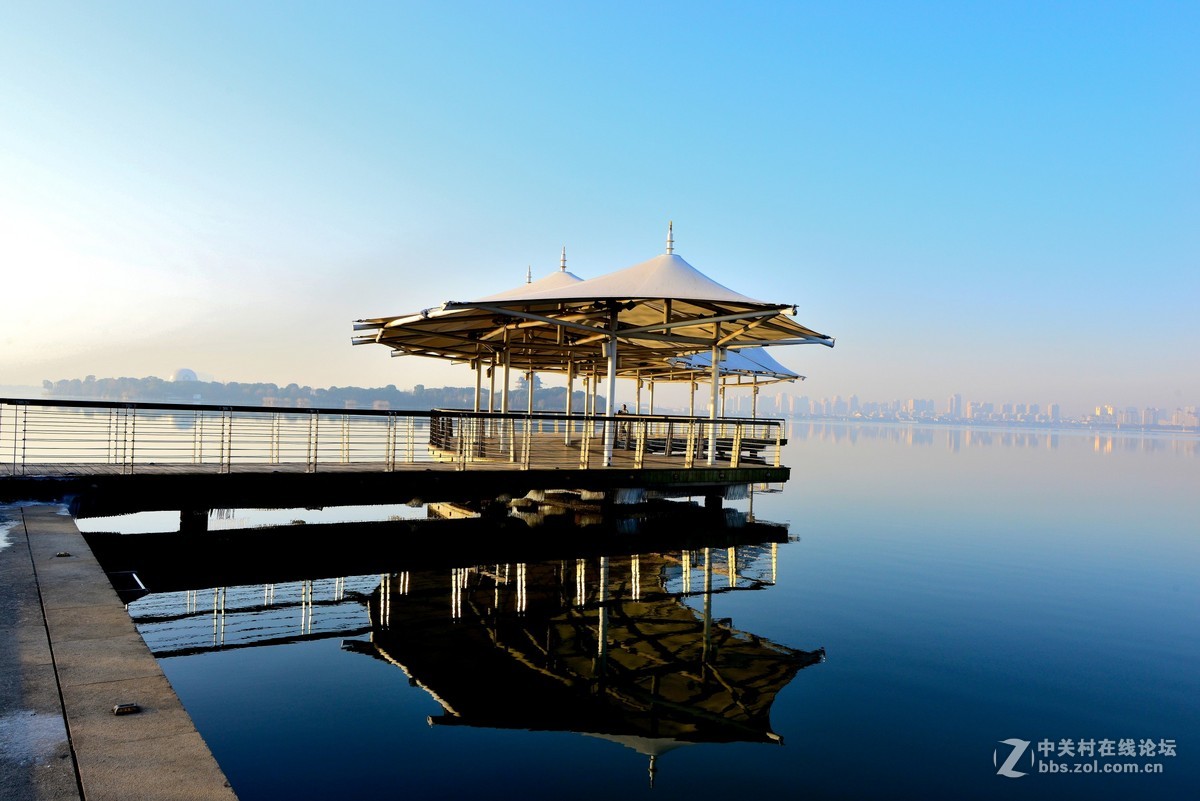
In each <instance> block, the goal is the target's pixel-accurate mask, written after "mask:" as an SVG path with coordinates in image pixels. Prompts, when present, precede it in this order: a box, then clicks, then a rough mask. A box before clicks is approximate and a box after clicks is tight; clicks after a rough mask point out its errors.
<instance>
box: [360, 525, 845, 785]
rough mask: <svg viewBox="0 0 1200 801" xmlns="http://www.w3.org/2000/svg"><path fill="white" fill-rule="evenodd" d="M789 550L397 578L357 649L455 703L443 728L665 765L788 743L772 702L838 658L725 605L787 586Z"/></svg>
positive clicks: (374, 605)
mask: <svg viewBox="0 0 1200 801" xmlns="http://www.w3.org/2000/svg"><path fill="white" fill-rule="evenodd" d="M776 548H777V545H776V544H773V543H772V544H769V545H764V546H740V547H731V548H720V549H716V548H704V549H699V550H695V551H687V550H685V551H682V552H676V553H672V554H639V555H632V556H618V557H613V556H602V557H593V558H589V559H575V560H565V561H558V562H544V563H536V564H516V565H492V566H489V567H476V568H466V569H456V570H453V571H452V572H451V575H450V576H449V581H447V577H446V575H445V574H444V573H441V574H434V573H401V574H398V575H393V576H390V577H386V578H385V579H384V581H383V582H382V583H381V584H380V586H379V588H378V589H377V590H376V592H375V593H374V594H373V595H372V597H371V599H370V602H369V613H370V617H371V626H372V633H371V637H370V641H369V642H361V641H360V642H348V643H346V647H349V648H352V649H353V650H358V651H361V652H364V653H368V654H370V655H373V656H376V657H378V658H381V659H384V660H386V661H389V662H391V663H393V664H395V665H397V666H399V667H400V668H401V669H402V670H403V671H404V672H405V673H406V674H407V675H408V676H409V679H410V681H411V682H413V683H414V684H416V685H419V686H420V687H422V688H423V689H425V690H426V691H427V692H428V693H429V694H430V695H431V696H433V698H434V699H436V700H437V702H438V703H439V704H440V705H441V706H442V708H443V710H444V712H443V713H442V714H441V715H438V716H436V717H431V718H430V724H431V725H455V726H478V727H487V728H498V729H526V730H549V731H573V732H579V733H582V734H587V735H592V736H596V737H601V738H605V739H609V740H613V741H615V742H619V743H621V744H622V745H626V746H628V747H631V748H634V749H635V750H637V751H639V752H641V753H643V754H646V755H649V756H650V758H651V759H650V771H651V778H652V779H653V774H654V771H655V758H656V757H657V756H658V755H660V754H662V753H664V752H666V751H669V750H672V749H674V748H677V747H679V746H682V745H687V744H691V743H701V742H709V743H728V742H763V743H772V742H773V743H782V738H781V737H780V736H779V735H778V734H776V733H775V732H774V731H772V729H771V722H770V710H771V704H772V703H773V702H774V700H775V696H776V695H777V694H778V693H779V691H780V690H781V689H782V688H783V687H784V686H785V685H787V683H788V682H789V681H791V679H792V678H793V677H794V676H795V675H796V673H797V672H798V671H800V670H801V669H803V668H805V667H808V666H809V665H813V664H815V663H817V662H820V661H822V660H823V659H824V651H823V650H817V651H800V650H796V649H793V648H789V647H786V646H783V645H779V644H776V643H773V642H771V641H769V640H766V639H764V638H762V637H757V636H755V635H753V634H750V633H747V632H744V631H739V630H738V629H736V628H734V627H733V625H732V622H731V621H729V620H723V619H714V617H713V615H712V601H713V597H714V595H718V594H721V593H726V592H736V591H739V590H750V589H762V588H765V587H767V586H770V585H771V584H773V583H774V577H775V570H774V567H775V557H776Z"/></svg>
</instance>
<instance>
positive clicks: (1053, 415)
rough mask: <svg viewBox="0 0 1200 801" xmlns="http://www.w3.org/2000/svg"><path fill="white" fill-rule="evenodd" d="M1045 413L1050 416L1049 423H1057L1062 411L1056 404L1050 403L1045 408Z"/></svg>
mask: <svg viewBox="0 0 1200 801" xmlns="http://www.w3.org/2000/svg"><path fill="white" fill-rule="evenodd" d="M1046 413H1047V414H1048V415H1049V416H1050V422H1051V423H1057V422H1058V421H1060V420H1061V419H1062V409H1061V408H1060V407H1059V405H1058V404H1057V403H1051V404H1049V405H1048V406H1047V407H1046Z"/></svg>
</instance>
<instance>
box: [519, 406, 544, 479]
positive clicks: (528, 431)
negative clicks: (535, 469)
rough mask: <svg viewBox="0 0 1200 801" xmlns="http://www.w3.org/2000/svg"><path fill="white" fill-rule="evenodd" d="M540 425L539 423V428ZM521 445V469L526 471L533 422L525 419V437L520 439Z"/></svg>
mask: <svg viewBox="0 0 1200 801" xmlns="http://www.w3.org/2000/svg"><path fill="white" fill-rule="evenodd" d="M540 425H541V423H540V421H539V427H540ZM521 444H522V446H523V447H524V448H525V454H524V457H523V458H522V460H521V469H522V470H528V469H529V461H530V454H529V451H530V448H531V447H532V445H533V420H532V419H530V418H526V419H525V436H523V437H522V438H521Z"/></svg>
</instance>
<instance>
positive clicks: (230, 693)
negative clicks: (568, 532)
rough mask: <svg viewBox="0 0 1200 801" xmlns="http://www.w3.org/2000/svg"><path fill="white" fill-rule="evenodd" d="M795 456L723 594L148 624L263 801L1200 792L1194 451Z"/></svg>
mask: <svg viewBox="0 0 1200 801" xmlns="http://www.w3.org/2000/svg"><path fill="white" fill-rule="evenodd" d="M786 462H787V463H788V464H790V465H791V466H792V468H793V474H792V480H791V481H790V482H789V483H788V484H787V485H786V489H785V491H784V492H782V493H772V494H759V495H756V496H755V497H754V499H753V510H752V511H753V515H754V516H755V517H756V518H758V519H759V520H766V521H774V522H778V523H786V524H788V526H789V533H790V536H791V539H792V541H791V542H788V543H785V544H782V545H778V546H777V547H776V548H774V549H772V547H771V546H770V545H769V544H764V545H762V546H760V547H742V548H740V549H737V550H736V551H734V553H733V554H732V560H733V561H732V565H731V563H730V559H731V555H730V552H729V551H728V550H727V549H726V548H724V547H720V548H713V549H710V551H709V552H708V559H709V564H710V568H711V569H710V580H711V582H712V588H713V590H714V592H712V593H711V594H706V593H705V592H704V571H703V560H704V558H705V554H704V552H703V551H702V550H696V551H691V552H689V553H688V554H687V559H688V562H687V563H686V564H685V563H683V561H682V560H683V558H684V554H683V553H682V552H674V553H668V554H662V555H653V554H644V555H641V556H638V557H637V558H633V557H629V556H619V557H613V558H611V559H609V560H607V562H606V563H605V565H604V569H606V570H607V574H606V576H605V578H606V579H607V580H606V581H602V580H601V575H600V572H599V571H600V570H601V569H602V568H601V563H600V561H599V560H597V559H595V558H593V559H588V560H583V561H582V562H576V561H573V560H567V561H559V562H554V563H545V564H530V565H526V566H524V568H522V569H523V570H524V571H525V573H524V575H523V577H522V579H523V580H522V581H521V582H518V581H517V572H516V571H517V570H518V566H517V565H515V564H513V565H507V566H505V565H488V566H481V567H479V569H476V570H465V571H452V570H449V569H447V570H442V571H433V572H428V571H425V572H416V571H414V572H411V573H402V574H395V575H392V574H388V575H386V576H384V577H382V578H381V576H367V577H348V578H346V579H345V580H344V581H334V580H333V579H331V578H323V579H321V580H317V581H315V582H313V583H312V585H311V587H310V586H308V585H303V584H300V583H292V584H287V585H284V584H280V585H277V586H275V587H273V588H264V587H263V586H262V585H259V586H256V587H246V588H230V589H228V590H226V591H225V594H224V595H221V596H215V595H214V592H213V591H212V590H211V589H209V590H204V591H200V592H198V593H195V594H185V593H178V594H169V595H162V596H154V595H152V596H148V597H147V598H145V599H143V600H141V601H138V602H136V603H135V604H133V605H131V613H132V614H134V616H135V618H138V619H139V620H140V623H139V627H140V629H141V630H142V632H143V635H144V636H145V637H146V639H147V641H148V642H149V643H150V644H151V646H152V648H154V649H155V650H156V651H157V652H159V653H160V655H161V656H160V659H161V664H162V666H163V669H164V670H165V671H166V673H167V676H168V678H169V679H170V680H171V683H172V684H173V685H174V687H175V689H176V690H177V692H178V693H179V695H180V697H181V698H182V700H183V702H184V704H185V705H186V706H187V708H188V710H189V712H190V713H191V714H192V716H193V718H194V719H195V721H196V724H197V726H198V727H199V729H200V732H201V734H203V736H204V737H205V739H206V740H207V742H208V743H209V746H210V747H211V748H212V750H213V752H214V754H215V755H216V757H217V759H218V761H219V762H220V764H221V766H222V767H223V768H224V770H225V772H226V773H227V775H228V776H229V779H230V781H231V783H232V784H233V787H234V789H235V790H236V791H237V793H238V795H239V796H240V797H241V798H242V799H246V800H247V801H248V800H249V799H267V798H283V797H287V798H295V799H300V798H333V797H338V798H356V797H373V798H400V797H403V798H409V799H421V798H463V797H469V796H472V795H480V794H486V795H492V794H497V793H499V794H502V795H504V796H506V797H507V796H520V797H524V798H529V799H539V798H547V799H550V798H555V799H557V798H562V797H570V798H576V799H578V798H612V797H623V798H643V797H644V798H654V799H659V800H660V801H661V800H662V799H673V798H716V797H729V796H731V795H735V796H744V795H746V794H754V795H755V796H758V797H770V796H782V797H787V798H794V797H808V798H868V797H897V796H899V797H929V798H951V797H953V798H963V797H969V798H1035V799H1036V798H1099V799H1108V798H1112V799H1118V798H1132V797H1137V798H1149V799H1159V798H1166V799H1171V798H1193V797H1195V794H1196V790H1197V789H1198V788H1200V678H1198V671H1197V668H1198V667H1200V578H1198V570H1197V568H1200V542H1198V538H1197V533H1198V531H1200V526H1198V523H1197V521H1200V493H1198V491H1197V490H1198V487H1200V450H1198V446H1197V442H1196V441H1195V440H1186V441H1185V440H1172V439H1153V438H1118V439H1113V438H1109V437H1103V436H1102V437H1095V436H1092V435H1085V434H1082V433H1075V432H1071V433H1062V434H1055V435H1049V434H1047V433H1045V432H1039V433H1013V432H1007V433H1006V432H999V431H996V432H983V433H980V432H978V431H966V430H954V429H945V428H935V429H910V428H903V427H866V426H837V425H819V426H817V425H815V426H808V425H805V426H796V427H795V428H794V430H793V431H792V438H791V442H790V444H789V446H788V449H787V453H786ZM735 506H737V508H738V509H740V510H741V511H743V512H746V511H749V509H748V504H747V503H746V502H740V503H738V504H735ZM731 574H732V575H731ZM518 585H520V586H521V587H522V589H521V591H520V592H518V591H517V587H518ZM731 587H732V588H731ZM214 597H216V599H217V600H216V603H217V604H218V606H220V605H221V604H222V603H224V605H225V609H226V614H225V616H224V618H222V622H223V624H224V629H223V630H220V631H216V632H214V621H215V620H216V618H215V617H214V615H213V614H212V610H213V603H214ZM309 601H311V603H309ZM706 603H707V609H706ZM601 608H604V609H606V610H607V617H606V619H605V622H604V630H603V633H602V634H603V638H604V640H605V641H606V642H607V643H609V648H608V649H607V651H606V654H605V657H604V660H603V661H599V660H598V658H597V649H596V647H595V645H596V641H597V638H599V637H600V636H601V632H600V625H601V624H600V620H599V618H600V615H599V609H601ZM706 631H707V635H706V634H705V632H706ZM214 639H216V641H217V642H218V643H222V642H223V643H224V647H220V648H215V649H214V648H213V647H212V646H213V642H214ZM264 643H265V644H264ZM239 646H247V647H239ZM249 646H253V647H249ZM706 648H707V650H706ZM822 649H823V650H822ZM172 654H174V655H172ZM531 729H534V730H531ZM1005 740H1009V741H1012V743H1009V744H1005V743H1003V742H1002V741H1005ZM1129 740H1132V741H1133V746H1132V747H1133V749H1134V751H1135V754H1136V753H1137V752H1138V751H1141V752H1145V750H1146V744H1145V741H1147V740H1149V741H1151V743H1150V745H1151V746H1152V749H1153V751H1154V753H1153V755H1149V754H1144V753H1143V755H1135V756H1131V757H1127V756H1120V755H1119V754H1118V753H1117V749H1121V750H1126V749H1127V748H1129V747H1130V746H1128V745H1127V744H1125V743H1122V741H1129ZM1017 741H1025V742H1028V743H1029V745H1028V746H1027V747H1025V749H1024V751H1023V753H1022V754H1021V756H1020V759H1018V760H1017V761H1015V762H1014V763H1013V765H1011V766H1010V767H1009V768H1008V772H1010V773H1013V774H1018V773H1024V774H1025V775H1021V776H1016V775H1014V776H1011V777H1006V776H1002V775H998V770H999V769H1001V768H1003V766H1004V763H1005V762H1006V760H1007V759H1008V757H1009V755H1010V754H1011V753H1012V752H1013V751H1014V748H1016V749H1018V750H1019V749H1020V748H1021V746H1020V745H1019V743H1018V742H1017ZM1050 741H1052V742H1053V751H1052V752H1049V753H1047V752H1046V749H1048V748H1050V745H1049V742H1050ZM1064 741H1066V742H1065V743H1064ZM1105 741H1111V746H1110V747H1111V749H1112V750H1113V752H1114V753H1113V755H1111V756H1110V755H1101V752H1102V749H1103V748H1104V747H1105V745H1104V743H1105ZM1089 742H1091V743H1092V745H1091V749H1092V752H1093V754H1095V756H1087V757H1085V758H1080V757H1079V756H1078V751H1079V749H1080V748H1081V747H1083V748H1084V749H1085V750H1086V749H1087V747H1088V746H1087V743H1089ZM1081 744H1082V745H1081ZM1039 745H1040V746H1041V749H1040V750H1039ZM1064 745H1066V746H1069V750H1070V751H1072V752H1074V755H1067V754H1065V753H1064V754H1060V751H1062V750H1063V747H1064ZM1172 746H1173V750H1174V755H1173V756H1171V755H1168V754H1169V752H1170V751H1171V750H1172ZM1164 752H1168V754H1164ZM651 754H654V755H656V756H655V760H654V773H653V785H654V786H653V788H651V786H650V784H651V783H650V779H651V773H650V770H649V769H650V766H651V762H650V755H651ZM1050 761H1053V762H1054V763H1055V772H1054V773H1053V774H1050V773H1047V772H1045V771H1046V770H1047V769H1048V768H1047V766H1048V764H1049V762H1050ZM1125 764H1130V765H1136V766H1137V767H1138V768H1139V769H1142V770H1145V769H1146V767H1145V766H1147V765H1161V770H1162V772H1161V773H1155V774H1143V773H1139V774H1138V775H1127V774H1121V775H1116V774H1113V773H1102V772H1099V771H1104V770H1105V769H1106V768H1108V769H1109V770H1112V769H1113V766H1116V765H1125ZM1077 765H1078V766H1079V770H1081V771H1087V770H1091V769H1092V768H1093V767H1094V768H1095V770H1096V771H1097V772H1096V773H1086V772H1080V773H1067V772H1066V771H1069V770H1070V771H1073V770H1076V766H1077ZM1059 768H1061V772H1060V770H1059ZM1151 769H1153V768H1151Z"/></svg>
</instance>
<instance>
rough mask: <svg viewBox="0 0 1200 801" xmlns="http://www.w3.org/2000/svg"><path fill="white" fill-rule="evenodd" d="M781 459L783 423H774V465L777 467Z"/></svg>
mask: <svg viewBox="0 0 1200 801" xmlns="http://www.w3.org/2000/svg"><path fill="white" fill-rule="evenodd" d="M782 459H783V424H782V423H775V466H776V467H779V465H780V464H781V463H782V462H781V460H782Z"/></svg>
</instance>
